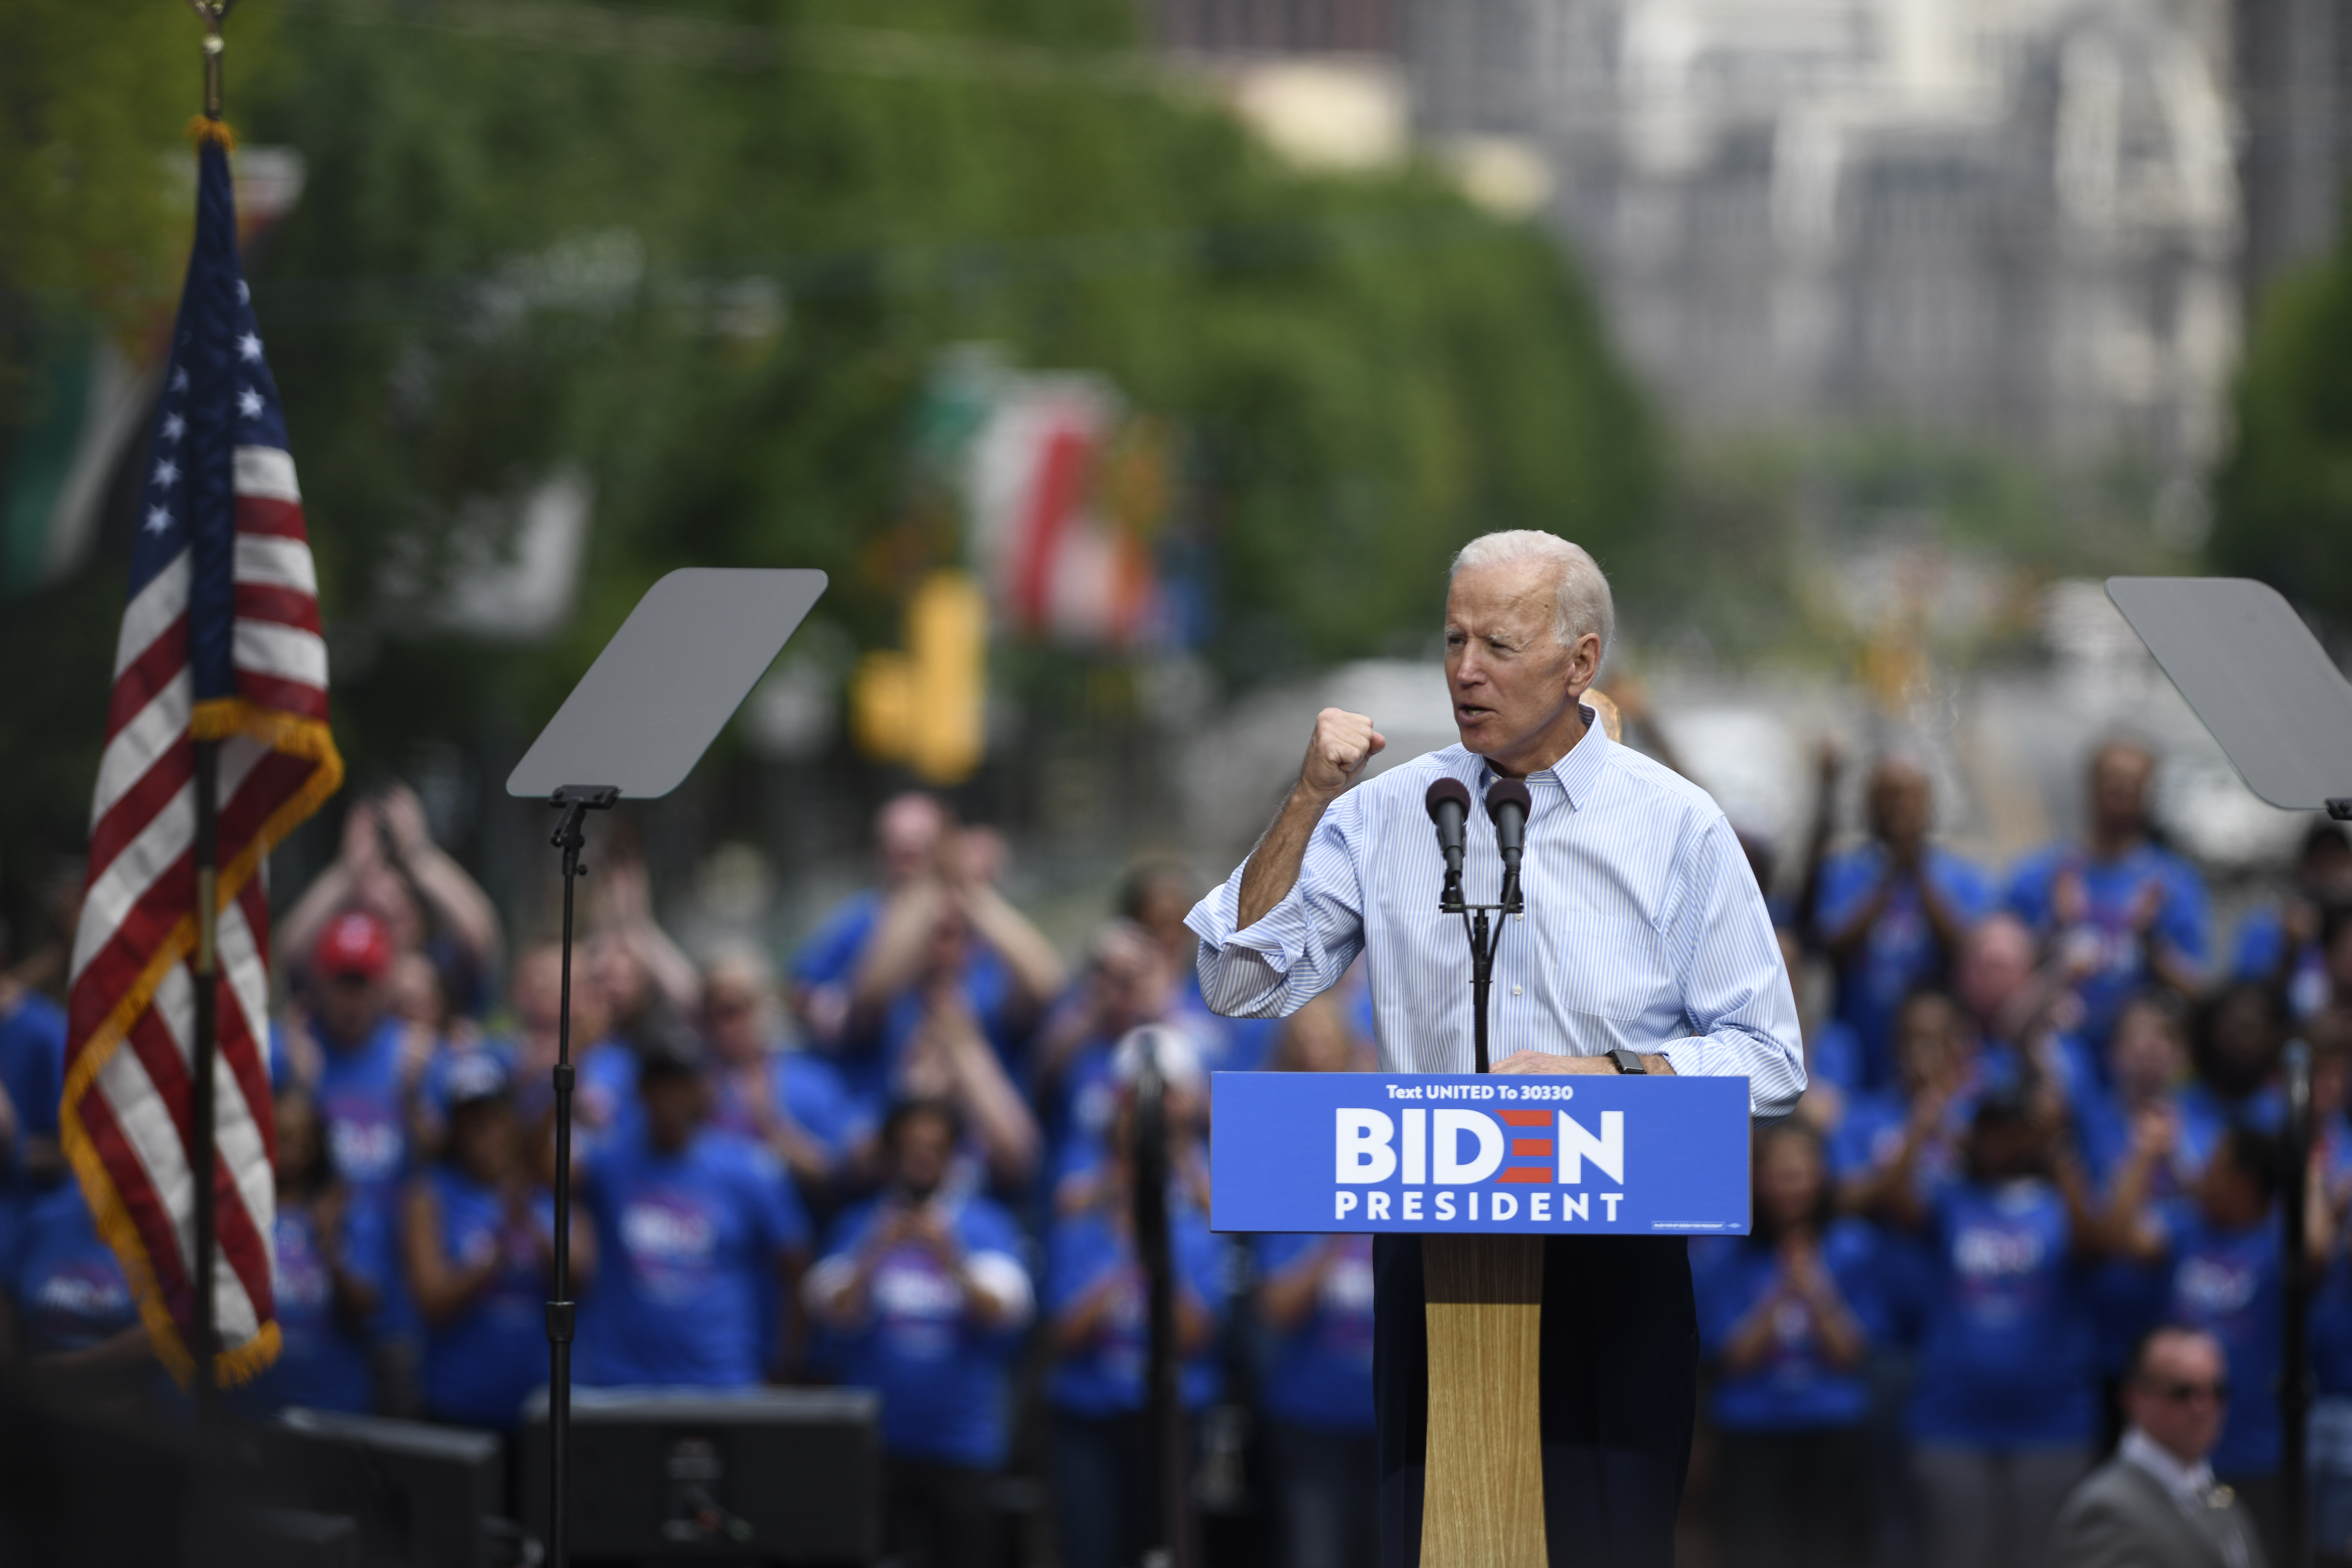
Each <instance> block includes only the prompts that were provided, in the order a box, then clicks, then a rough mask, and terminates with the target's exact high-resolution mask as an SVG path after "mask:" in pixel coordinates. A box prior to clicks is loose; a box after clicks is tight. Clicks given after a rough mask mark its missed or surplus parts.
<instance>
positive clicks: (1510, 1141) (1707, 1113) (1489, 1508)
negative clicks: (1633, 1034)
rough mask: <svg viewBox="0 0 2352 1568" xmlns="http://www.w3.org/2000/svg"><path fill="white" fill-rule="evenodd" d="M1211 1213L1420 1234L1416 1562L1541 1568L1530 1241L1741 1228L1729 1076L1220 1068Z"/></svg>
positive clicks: (1248, 1224)
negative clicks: (1423, 1398)
mask: <svg viewBox="0 0 2352 1568" xmlns="http://www.w3.org/2000/svg"><path fill="white" fill-rule="evenodd" d="M1211 1094H1212V1104H1213V1110H1212V1112H1211V1115H1212V1126H1213V1133H1212V1136H1211V1138H1210V1144H1209V1161H1210V1183H1211V1191H1210V1211H1211V1212H1210V1222H1209V1223H1210V1225H1211V1226H1212V1227H1213V1228H1214V1229H1217V1230H1220V1231H1228V1232H1239V1231H1291V1232H1330V1231H1354V1232H1369V1233H1371V1234H1375V1235H1391V1236H1395V1235H1409V1236H1418V1237H1420V1238H1421V1258H1422V1289H1423V1312H1424V1314H1425V1320H1426V1323H1427V1327H1428V1337H1429V1404H1428V1408H1429V1440H1428V1445H1427V1448H1426V1455H1425V1461H1424V1465H1423V1471H1422V1478H1423V1479H1422V1486H1423V1490H1422V1524H1421V1568H1544V1562H1545V1544H1546V1543H1545V1541H1544V1506H1543V1505H1544V1498H1543V1452H1542V1410H1541V1399H1542V1394H1541V1385H1542V1372H1543V1364H1542V1355H1543V1351H1542V1342H1541V1341H1542V1319H1543V1248H1544V1241H1545V1238H1546V1237H1553V1236H1738V1235H1742V1234H1744V1233H1745V1232H1746V1231H1747V1229H1748V1080H1747V1079H1744V1078H1667V1077H1657V1078H1647V1077H1642V1078H1616V1077H1603V1076H1600V1075H1594V1076H1591V1077H1584V1078H1578V1079H1574V1080H1573V1081H1572V1082H1562V1081H1559V1080H1549V1081H1540V1082H1527V1081H1514V1080H1511V1079H1496V1078H1493V1077H1490V1076H1481V1075H1476V1074H1468V1073H1307V1072H1299V1073H1289V1072H1266V1073H1258V1072H1221V1073H1219V1074H1217V1075H1216V1077H1215V1078H1214V1079H1213V1080H1212V1089H1211Z"/></svg>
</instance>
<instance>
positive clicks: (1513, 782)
mask: <svg viewBox="0 0 2352 1568" xmlns="http://www.w3.org/2000/svg"><path fill="white" fill-rule="evenodd" d="M1507 805H1516V806H1517V807H1518V808H1519V820H1520V821H1522V822H1525V821H1526V820H1527V819H1528V812H1529V811H1531V810H1533V809H1534V805H1535V802H1534V797H1533V796H1531V795H1528V784H1527V781H1526V780H1525V779H1496V781H1495V782H1494V783H1493V784H1488V785H1487V786H1486V815H1487V816H1491V817H1493V818H1494V819H1495V820H1496V821H1497V822H1500V821H1502V820H1503V807H1505V806H1507Z"/></svg>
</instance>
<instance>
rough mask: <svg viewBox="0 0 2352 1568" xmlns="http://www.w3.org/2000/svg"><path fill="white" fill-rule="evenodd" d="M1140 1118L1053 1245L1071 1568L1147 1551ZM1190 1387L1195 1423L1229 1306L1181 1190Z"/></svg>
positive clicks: (1057, 1412)
mask: <svg viewBox="0 0 2352 1568" xmlns="http://www.w3.org/2000/svg"><path fill="white" fill-rule="evenodd" d="M1133 1122H1134V1118H1133V1108H1132V1105H1131V1104H1123V1105H1122V1106H1121V1107H1120V1109H1119V1111H1118V1115H1117V1116H1116V1117H1115V1118H1114V1119H1113V1121H1112V1135H1111V1154H1110V1158H1109V1160H1108V1162H1107V1163H1106V1164H1105V1166H1104V1169H1103V1176H1102V1180H1100V1181H1099V1182H1098V1183H1097V1184H1096V1186H1095V1193H1094V1202H1093V1203H1092V1204H1091V1205H1089V1206H1087V1208H1085V1209H1083V1210H1081V1211H1079V1212H1077V1213H1075V1214H1066V1215H1060V1216H1058V1217H1057V1218H1056V1219H1055V1223H1054V1228H1053V1230H1052V1232H1051V1234H1050V1235H1049V1236H1048V1237H1047V1239H1046V1246H1045V1321H1046V1337H1047V1343H1048V1346H1049V1348H1050V1350H1051V1352H1052V1357H1053V1361H1052V1369H1051V1370H1050V1371H1049V1372H1048V1373H1046V1379H1045V1403H1046V1405H1047V1407H1048V1409H1049V1410H1050V1411H1051V1413H1052V1418H1053V1430H1052V1438H1051V1442H1052V1464H1053V1477H1054V1509H1055V1518H1056V1521H1057V1525H1058V1529H1059V1534H1060V1539H1061V1542H1062V1561H1063V1562H1064V1563H1066V1565H1067V1568H1116V1565H1117V1564H1120V1563H1133V1562H1134V1561H1135V1560H1136V1557H1137V1555H1138V1553H1139V1552H1140V1551H1141V1549H1142V1547H1143V1545H1144V1542H1143V1541H1142V1539H1141V1534H1140V1532H1141V1530H1142V1520H1143V1514H1142V1489H1143V1488H1144V1487H1145V1486H1146V1485H1148V1484H1150V1480H1149V1479H1148V1478H1147V1477H1146V1476H1145V1475H1144V1473H1143V1465H1144V1454H1145V1451H1146V1447H1147V1445H1146V1442H1145V1437H1146V1433H1145V1431H1144V1408H1145V1399H1144V1378H1145V1373H1146V1370H1147V1369H1146V1366H1145V1343H1144V1341H1145V1334H1146V1331H1147V1327H1148V1323H1147V1307H1148V1295H1147V1290H1146V1284H1145V1279H1144V1275H1143V1268H1142V1266H1141V1264H1140V1263H1139V1260H1138V1258H1137V1255H1136V1248H1135V1235H1134V1213H1135V1199H1134V1183H1135V1162H1134V1155H1133V1153H1132V1151H1131V1147H1130V1140H1131V1138H1132V1133H1133ZM1168 1229H1169V1243H1168V1253H1169V1264H1170V1268H1171V1273H1172V1275H1173V1277H1174V1278H1173V1286H1174V1291H1173V1294H1174V1298H1175V1312H1176V1321H1175V1349H1176V1355H1177V1357H1178V1359H1179V1361H1180V1362H1181V1373H1179V1385H1180V1388H1181V1397H1182V1400H1183V1405H1184V1408H1185V1410H1186V1411H1187V1412H1194V1411H1198V1410H1200V1409H1201V1408H1202V1406H1203V1405H1207V1404H1208V1402H1209V1401H1210V1399H1211V1398H1213V1396H1214V1395H1215V1393H1216V1389H1217V1367H1216V1363H1215V1359H1214V1357H1213V1354H1211V1353H1210V1352H1212V1350H1213V1346H1214V1343H1215V1341H1216V1335H1217V1325H1218V1319H1219V1315H1220V1310H1221V1308H1222V1306H1223V1287H1222V1285H1221V1282H1220V1279H1219V1268H1218V1265H1219V1261H1220V1258H1221V1254H1220V1251H1219V1248H1218V1246H1217V1240H1216V1237H1213V1236H1212V1235H1211V1234H1210V1233H1209V1226H1208V1222H1207V1220H1206V1219H1205V1218H1203V1217H1202V1214H1201V1212H1200V1210H1199V1209H1198V1208H1197V1207H1196V1206H1194V1205H1193V1204H1192V1200H1191V1198H1190V1197H1189V1195H1188V1194H1187V1193H1186V1191H1185V1189H1184V1187H1183V1185H1182V1184H1181V1183H1173V1182H1171V1184H1170V1185H1169V1192H1168Z"/></svg>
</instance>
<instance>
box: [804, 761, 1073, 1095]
mask: <svg viewBox="0 0 2352 1568" xmlns="http://www.w3.org/2000/svg"><path fill="white" fill-rule="evenodd" d="M875 836H876V839H877V846H878V847H879V849H880V858H881V861H882V876H883V881H882V886H881V887H880V888H879V889H874V890H872V891H869V892H865V893H860V894H858V895H857V896H856V897H855V898H853V899H851V900H849V901H848V902H847V903H845V904H844V905H843V906H842V907H841V908H839V909H838V910H835V912H834V913H833V914H832V915H830V916H828V917H827V918H826V920H825V921H824V924H823V925H821V926H820V927H819V928H818V931H817V933H816V934H815V935H814V936H813V937H812V938H810V939H809V941H808V942H806V943H804V944H803V946H802V948H801V951H800V952H799V953H798V954H797V955H796V956H795V957H794V959H793V966H792V980H793V988H792V1001H793V1012H794V1013H795V1015H796V1016H798V1017H799V1018H800V1020H801V1023H802V1026H803V1029H804V1030H805V1031H806V1033H807V1035H808V1037H809V1039H810V1040H811V1041H812V1042H813V1043H814V1044H815V1045H816V1046H817V1047H819V1048H821V1049H823V1050H825V1051H828V1052H831V1053H833V1054H834V1055H835V1058H836V1060H837V1062H838V1064H839V1066H840V1068H841V1069H842V1072H843V1075H844V1077H845V1079H846V1080H847V1084H848V1088H849V1089H850V1091H851V1094H852V1096H853V1098H856V1099H862V1100H870V1101H872V1102H874V1107H873V1110H874V1114H875V1115H876V1116H877V1118H878V1116H879V1115H880V1112H881V1108H882V1106H883V1105H884V1104H886V1103H887V1100H889V1098H890V1096H891V1092H892V1086H891V1084H890V1081H889V1080H890V1076H891V1072H892V1070H893V1068H895V1067H896V1065H897V1058H898V1053H899V1052H900V1050H901V1049H902V1048H903V1047H904V1045H905V1043H906V1041H907V1038H908V1037H909V1036H910V1035H911V1034H912V1033H913V1031H914V1029H915V1027H916V1026H917V1023H918V1022H919V1015H920V1014H921V1012H922V1011H923V1009H922V1006H921V1005H920V1004H921V1000H922V999H921V996H920V994H919V993H920V992H921V991H922V990H923V988H924V986H923V983H924V982H925V981H927V980H928V981H938V980H940V979H943V978H951V979H952V980H953V981H954V983H955V984H956V985H957V986H958V987H959V988H960V989H961V992H962V994H963V1002H964V1005H966V1006H967V1007H969V1008H970V1010H971V1013H972V1015H973V1016H975V1017H976V1018H977V1019H979V1020H980V1022H981V1024H982V1028H983V1029H984V1030H985V1032H986V1034H987V1036H988V1039H989V1043H990V1044H991V1045H992V1046H993V1047H995V1049H996V1052H997V1055H998V1057H999V1058H1000V1059H1001V1061H1002V1062H1003V1066H1004V1068H1005V1070H1006V1071H1007V1072H1008V1073H1012V1074H1014V1075H1016V1076H1017V1075H1018V1074H1019V1073H1020V1071H1021V1070H1022V1069H1023V1067H1024V1057H1025V1051H1026V1047H1027V1043H1028V1037H1029V1034H1030V1031H1031V1030H1032V1029H1033V1028H1034V1026H1035V1025H1036V1022H1037V1020H1038V1018H1039V1017H1040V1016H1042V1015H1043V1013H1044V1012H1045V1007H1046V1006H1047V1005H1048V1004H1050V1003H1051V1002H1052V1001H1053V999H1054V997H1055V996H1056V995H1058V994H1060V992H1061V990H1062V986H1063V984H1064V982H1065V979H1066V976H1065V974H1064V973H1063V969H1062V961H1061V958H1060V956H1059V955H1058V954H1056V953H1055V951H1054V947H1053V944H1052V943H1051V942H1047V941H1046V940H1045V937H1044V936H1043V935H1042V934H1040V933H1039V931H1037V928H1036V927H1035V926H1034V925H1032V924H1030V922H1029V921H1028V920H1027V918H1026V917H1024V915H1023V914H1022V913H1021V912H1020V911H1019V910H1016V909H1014V908H1013V905H1012V904H1011V903H1010V902H1008V901H1007V900H1005V898H1004V895H1003V893H1002V892H1001V891H999V890H998V888H997V886H996V884H997V881H998V879H999V878H1000V877H1001V875H1002V874H1003V865H1004V841H1003V838H1002V837H1000V836H999V835H998V834H996V833H995V832H993V831H992V830H991V829H988V828H982V827H975V828H958V827H956V826H954V824H953V823H951V822H950V820H949V818H948V816H947V813H946V811H945V809H944V808H943V807H941V806H940V804H939V802H938V801H937V800H936V799H934V798H932V797H931V796H929V795H899V796H898V797H896V798H895V799H893V800H891V801H889V802H888V803H887V804H886V805H884V806H883V807H882V810H881V812H880V813H879V814H878V815H877V817H876V819H875Z"/></svg>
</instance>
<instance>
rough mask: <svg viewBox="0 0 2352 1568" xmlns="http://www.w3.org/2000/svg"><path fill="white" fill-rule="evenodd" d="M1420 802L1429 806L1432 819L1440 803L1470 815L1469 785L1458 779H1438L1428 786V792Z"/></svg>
mask: <svg viewBox="0 0 2352 1568" xmlns="http://www.w3.org/2000/svg"><path fill="white" fill-rule="evenodd" d="M1422 804H1423V805H1425V806H1427V807H1428V808H1429V816H1430V819H1431V820H1432V821H1434V820H1436V817H1437V808H1438V807H1439V806H1441V805H1451V806H1454V807H1455V808H1457V809H1458V810H1460V811H1461V813H1462V815H1463V816H1469V815H1470V786H1469V785H1468V784H1464V783H1463V782H1462V781H1461V780H1460V779H1453V778H1445V779H1439V780H1438V781H1437V782H1436V783H1435V784H1431V785H1430V786H1429V794H1428V795H1424V796H1423V798H1422Z"/></svg>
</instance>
